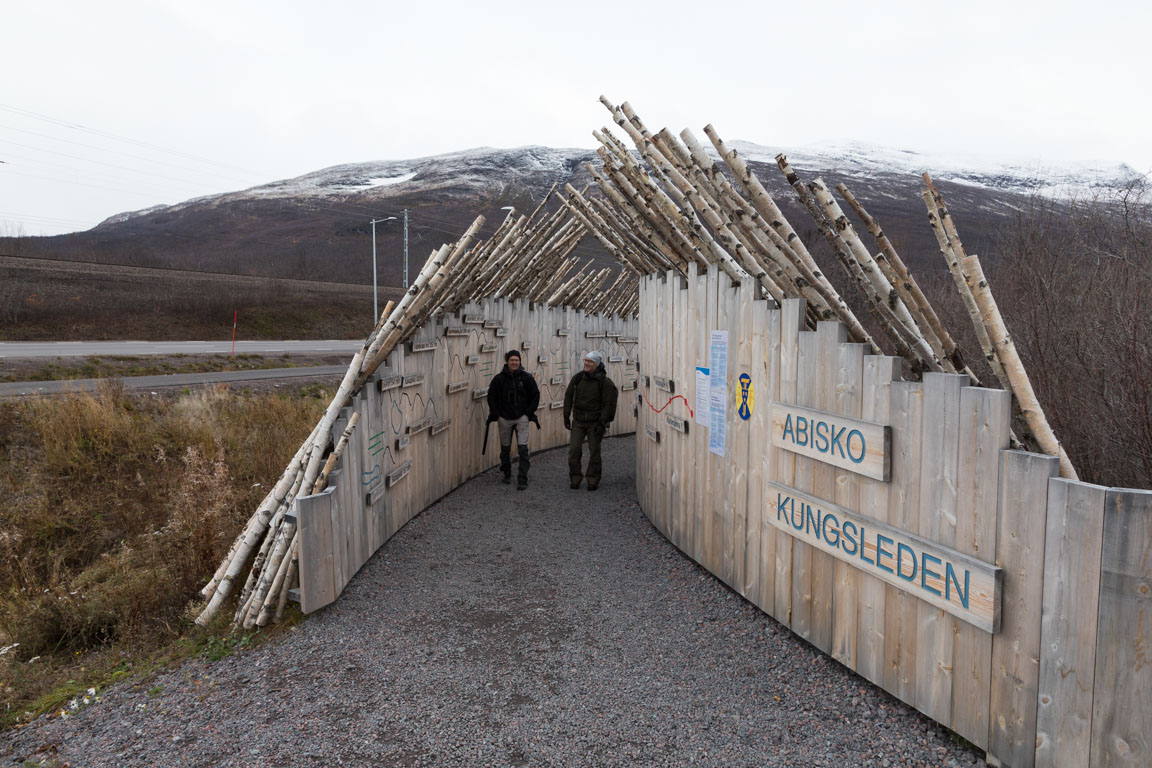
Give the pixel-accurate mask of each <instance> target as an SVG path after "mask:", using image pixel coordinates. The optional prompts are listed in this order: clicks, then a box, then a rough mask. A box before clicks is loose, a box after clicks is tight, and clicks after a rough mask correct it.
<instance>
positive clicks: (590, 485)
mask: <svg viewBox="0 0 1152 768" xmlns="http://www.w3.org/2000/svg"><path fill="white" fill-rule="evenodd" d="M599 487H600V486H598V485H592V483H588V490H590V491H594V490H596V489H597V488H599Z"/></svg>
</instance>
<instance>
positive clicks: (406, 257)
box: [404, 208, 408, 290]
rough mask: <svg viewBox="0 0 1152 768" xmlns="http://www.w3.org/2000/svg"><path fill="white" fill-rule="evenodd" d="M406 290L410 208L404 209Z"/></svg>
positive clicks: (406, 284)
mask: <svg viewBox="0 0 1152 768" xmlns="http://www.w3.org/2000/svg"><path fill="white" fill-rule="evenodd" d="M404 290H408V209H407V208H405V209H404Z"/></svg>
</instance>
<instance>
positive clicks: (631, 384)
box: [620, 379, 636, 392]
mask: <svg viewBox="0 0 1152 768" xmlns="http://www.w3.org/2000/svg"><path fill="white" fill-rule="evenodd" d="M632 389H636V379H632V381H626V382H624V386H622V387H620V390H621V391H622V392H627V391H629V390H632Z"/></svg>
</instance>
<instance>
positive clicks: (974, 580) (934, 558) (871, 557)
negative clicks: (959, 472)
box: [764, 482, 1003, 633]
mask: <svg viewBox="0 0 1152 768" xmlns="http://www.w3.org/2000/svg"><path fill="white" fill-rule="evenodd" d="M767 485H768V487H769V490H768V491H767V493H766V494H765V496H766V498H765V502H766V504H767V508H766V509H765V510H764V511H765V514H766V515H767V519H768V521H769V522H770V523H771V524H772V525H773V526H775V527H776V528H778V529H780V530H781V531H784V532H785V533H787V534H788V535H790V536H793V537H795V538H796V539H797V540H799V541H802V542H804V543H805V544H809V545H811V546H813V547H815V548H816V549H819V550H820V551H821V552H827V553H828V554H830V555H832V556H833V557H835V558H837V559H838V560H843V561H844V562H845V563H848V564H849V565H851V566H853V567H855V568H858V569H860V570H861V571H863V572H864V573H867V574H869V575H871V576H875V577H876V578H878V579H880V580H882V581H885V582H887V583H888V584H891V585H892V586H894V587H896V588H897V589H900V590H901V591H903V592H907V593H909V594H912V595H914V596H916V597H918V598H920V599H921V600H924V601H926V602H928V603H931V604H932V605H934V606H936V607H937V608H940V609H941V610H944V611H946V612H948V613H950V614H952V615H953V616H956V617H957V618H959V619H961V620H962V621H966V622H968V623H969V624H972V625H973V626H976V627H979V628H980V629H982V630H984V631H985V632H992V633H996V632H999V631H1000V593H1001V584H1002V579H1003V576H1002V571H1001V570H1000V569H999V568H997V567H996V566H994V565H991V564H989V563H985V562H983V561H981V560H977V559H976V558H974V557H970V556H968V555H965V554H963V553H961V552H957V551H955V550H952V549H949V548H947V547H943V546H941V545H939V544H936V543H934V542H931V541H928V540H927V539H922V538H920V537H919V536H915V535H913V534H910V533H905V532H904V531H901V530H900V529H898V528H893V527H892V526H890V525H887V524H885V523H881V522H878V521H876V520H870V519H868V518H866V517H861V516H860V515H857V514H856V513H855V512H852V511H850V510H847V509H843V508H842V507H837V506H835V505H832V504H828V503H826V502H823V501H821V500H820V499H817V498H815V497H813V496H808V495H807V494H803V493H800V492H799V491H797V490H796V489H794V488H789V487H788V486H786V485H780V484H778V483H772V482H769V483H768V484H767Z"/></svg>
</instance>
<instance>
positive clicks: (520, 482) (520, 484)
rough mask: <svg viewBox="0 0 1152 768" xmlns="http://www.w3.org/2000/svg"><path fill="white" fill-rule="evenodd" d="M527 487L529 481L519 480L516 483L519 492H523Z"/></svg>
mask: <svg viewBox="0 0 1152 768" xmlns="http://www.w3.org/2000/svg"><path fill="white" fill-rule="evenodd" d="M527 487H528V481H527V480H518V481H517V482H516V490H518V491H522V490H524V489H525V488H527Z"/></svg>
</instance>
